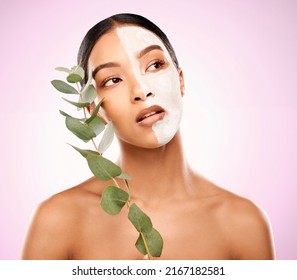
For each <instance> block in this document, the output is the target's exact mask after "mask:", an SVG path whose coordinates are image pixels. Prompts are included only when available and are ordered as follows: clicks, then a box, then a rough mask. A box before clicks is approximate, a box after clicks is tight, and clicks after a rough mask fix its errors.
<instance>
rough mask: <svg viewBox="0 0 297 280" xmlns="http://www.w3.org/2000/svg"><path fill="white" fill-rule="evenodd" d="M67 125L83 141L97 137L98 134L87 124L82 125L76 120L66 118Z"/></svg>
mask: <svg viewBox="0 0 297 280" xmlns="http://www.w3.org/2000/svg"><path fill="white" fill-rule="evenodd" d="M65 123H66V127H67V128H68V129H69V130H70V131H71V132H72V133H73V134H74V135H76V136H77V137H78V138H80V139H81V140H84V141H88V140H91V139H92V138H94V137H96V134H95V132H94V131H93V129H92V128H91V127H89V126H88V125H87V124H85V123H81V122H80V121H79V120H77V119H75V118H72V117H66V120H65Z"/></svg>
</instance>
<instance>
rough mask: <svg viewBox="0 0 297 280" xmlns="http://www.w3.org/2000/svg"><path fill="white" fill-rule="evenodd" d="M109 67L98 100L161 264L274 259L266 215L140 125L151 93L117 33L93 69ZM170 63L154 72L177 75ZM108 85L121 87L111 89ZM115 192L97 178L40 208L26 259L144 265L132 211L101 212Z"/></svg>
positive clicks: (104, 43) (97, 54)
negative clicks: (159, 244) (156, 239)
mask: <svg viewBox="0 0 297 280" xmlns="http://www.w3.org/2000/svg"><path fill="white" fill-rule="evenodd" d="M146 32H148V33H150V32H149V31H146ZM150 36H151V35H150ZM165 53H166V52H165ZM135 55H137V54H135ZM160 55H162V54H160V52H158V51H156V50H154V51H152V52H149V53H148V54H147V56H146V57H145V59H146V60H145V62H143V61H139V67H140V69H146V70H145V71H144V72H143V73H144V74H143V75H148V73H147V72H146V71H147V69H148V68H147V67H146V66H149V67H150V66H151V65H152V64H151V62H154V61H156V58H159V56H160ZM163 55H165V56H167V53H166V54H163ZM111 61H112V62H116V63H118V64H119V65H120V66H119V67H111V68H108V69H104V70H103V69H102V70H100V71H99V72H98V73H97V74H96V75H95V82H96V89H97V92H98V96H99V98H104V103H103V110H102V112H101V114H103V115H104V118H105V119H106V120H112V121H113V123H114V126H115V131H116V135H117V137H118V140H119V145H120V157H119V160H118V164H119V165H120V166H121V168H122V169H123V170H124V171H125V172H126V173H128V174H129V175H130V176H131V177H132V178H133V180H131V181H130V188H131V193H132V199H131V200H132V203H133V202H135V203H137V205H138V206H139V207H140V208H141V209H142V210H143V211H144V212H146V213H147V214H148V215H149V216H150V217H151V219H152V221H153V224H154V227H155V228H156V229H158V231H159V232H160V233H161V235H162V237H163V239H164V248H163V253H162V256H161V259H273V258H274V249H273V241H272V235H271V230H270V226H269V221H268V219H267V217H266V215H265V213H264V212H263V211H262V210H261V209H260V208H259V207H257V206H256V205H255V204H254V203H252V202H251V201H249V200H247V199H245V198H242V197H239V196H237V195H235V194H233V193H231V192H228V191H226V190H224V189H222V188H220V187H218V186H216V185H214V184H213V183H212V182H210V181H208V180H207V179H205V178H204V177H203V176H201V175H200V174H198V173H197V172H195V171H194V170H193V169H192V168H191V167H190V166H189V165H188V163H187V161H186V159H185V156H184V153H183V149H182V141H181V135H180V132H179V131H177V132H176V134H175V135H174V136H173V138H172V139H171V140H170V141H169V142H168V143H166V144H163V145H160V143H159V142H158V138H157V136H156V132H155V131H154V130H153V129H152V127H143V126H141V125H139V124H138V123H137V122H136V120H135V117H136V116H137V114H138V113H139V111H141V110H142V109H143V108H145V106H146V105H145V102H144V101H145V97H144V96H145V92H144V90H143V88H142V87H141V83H140V82H139V80H138V79H137V76H136V75H135V69H133V63H132V62H131V57H130V58H129V55H128V54H127V49H125V48H124V46H123V44H121V40H120V38H119V36H118V33H117V31H116V30H113V31H112V32H109V33H107V34H105V35H104V36H103V37H102V38H100V39H99V41H98V42H97V43H96V45H95V47H94V49H93V50H92V53H91V56H90V59H89V67H92V68H93V69H95V68H96V67H97V66H98V65H101V64H103V63H108V62H111ZM167 63H168V65H167V66H166V67H164V68H161V69H160V68H158V67H156V65H154V66H152V68H149V69H154V68H155V70H153V71H155V72H154V73H157V74H156V75H158V74H161V73H158V72H159V71H163V72H165V71H171V70H169V69H171V68H170V67H171V66H172V65H173V62H172V61H171V59H168V61H167ZM175 71H176V74H175V75H176V78H177V80H178V81H179V93H180V95H181V96H182V95H183V94H184V79H183V74H182V71H181V70H180V69H176V70H175ZM110 77H117V78H120V79H121V80H113V81H110V80H108V81H107V82H106V78H110ZM102 81H104V83H105V87H102ZM115 81H116V82H115ZM106 85H107V87H106ZM109 85H111V86H109ZM110 184H113V183H112V182H102V181H100V180H99V179H97V178H94V177H93V178H90V179H89V180H87V181H85V182H83V183H81V184H80V185H78V186H75V187H73V188H71V189H68V190H66V191H63V192H61V193H59V194H56V195H54V196H53V197H51V198H49V199H48V200H46V201H44V202H43V203H41V204H40V206H39V207H38V209H37V211H36V213H35V215H34V218H33V219H32V224H31V227H30V229H29V232H28V235H27V239H26V242H25V245H24V249H23V255H22V258H23V259H143V256H142V255H141V254H140V253H138V251H137V249H136V248H135V247H134V243H135V241H136V239H137V237H138V233H137V232H136V230H135V229H134V227H133V225H131V224H130V222H129V221H128V219H127V209H126V208H124V209H123V210H122V211H121V213H120V214H119V215H116V216H110V215H108V214H106V213H105V212H104V211H103V210H102V209H101V207H100V203H99V201H100V197H101V194H102V191H103V190H104V188H105V187H106V186H108V185H110ZM119 184H121V182H119Z"/></svg>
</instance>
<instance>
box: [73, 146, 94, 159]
mask: <svg viewBox="0 0 297 280" xmlns="http://www.w3.org/2000/svg"><path fill="white" fill-rule="evenodd" d="M69 145H70V146H71V147H72V148H73V149H75V150H77V151H78V152H79V153H80V154H81V155H82V156H83V157H84V158H87V156H88V155H89V154H93V155H99V154H98V152H96V151H92V150H82V149H80V148H78V147H75V146H73V145H71V144H69Z"/></svg>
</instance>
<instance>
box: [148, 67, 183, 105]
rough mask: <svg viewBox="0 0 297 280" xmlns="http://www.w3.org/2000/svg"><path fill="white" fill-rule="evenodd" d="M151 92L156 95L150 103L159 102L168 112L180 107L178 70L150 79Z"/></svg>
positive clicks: (168, 71) (165, 72) (164, 72)
mask: <svg viewBox="0 0 297 280" xmlns="http://www.w3.org/2000/svg"><path fill="white" fill-rule="evenodd" d="M147 82H148V83H149V85H150V86H149V87H150V91H151V92H152V93H153V94H154V95H155V97H154V98H152V99H149V100H148V102H149V103H155V102H157V104H158V105H161V106H162V107H163V106H164V109H166V110H176V109H178V108H179V107H180V102H181V92H180V84H179V76H178V74H177V71H176V69H175V68H174V69H169V70H167V71H162V72H160V73H157V74H156V75H151V76H150V77H149V78H148V81H147Z"/></svg>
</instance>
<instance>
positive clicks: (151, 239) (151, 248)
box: [135, 228, 163, 257]
mask: <svg viewBox="0 0 297 280" xmlns="http://www.w3.org/2000/svg"><path fill="white" fill-rule="evenodd" d="M135 247H136V248H137V249H138V251H139V252H140V253H142V254H143V255H151V256H152V257H160V256H161V254H162V250H163V239H162V236H161V235H160V233H159V232H158V231H157V230H156V229H154V228H152V229H151V231H149V232H143V233H140V234H139V237H138V239H137V241H136V243H135Z"/></svg>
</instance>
